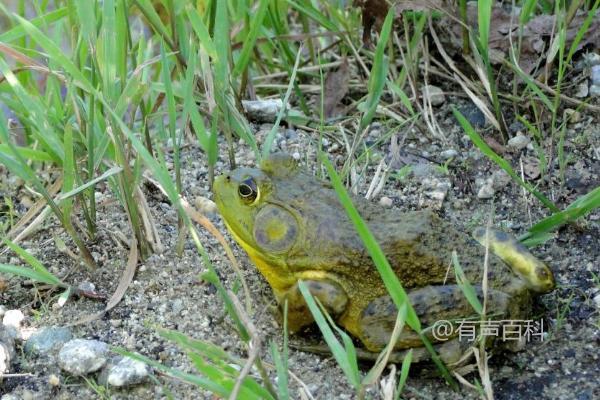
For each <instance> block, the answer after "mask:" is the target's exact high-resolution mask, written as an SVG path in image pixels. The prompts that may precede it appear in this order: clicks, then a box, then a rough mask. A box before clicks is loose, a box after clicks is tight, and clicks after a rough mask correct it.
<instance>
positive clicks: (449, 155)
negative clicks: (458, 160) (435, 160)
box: [440, 149, 458, 160]
mask: <svg viewBox="0 0 600 400" xmlns="http://www.w3.org/2000/svg"><path fill="white" fill-rule="evenodd" d="M457 155H458V152H457V151H456V150H454V149H448V150H444V151H442V152H441V153H440V156H441V157H442V158H443V159H445V160H448V159H450V158H454V157H456V156H457Z"/></svg>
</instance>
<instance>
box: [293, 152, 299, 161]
mask: <svg viewBox="0 0 600 400" xmlns="http://www.w3.org/2000/svg"><path fill="white" fill-rule="evenodd" d="M292 158H293V159H294V160H296V161H300V153H298V152H297V151H295V152H293V153H292Z"/></svg>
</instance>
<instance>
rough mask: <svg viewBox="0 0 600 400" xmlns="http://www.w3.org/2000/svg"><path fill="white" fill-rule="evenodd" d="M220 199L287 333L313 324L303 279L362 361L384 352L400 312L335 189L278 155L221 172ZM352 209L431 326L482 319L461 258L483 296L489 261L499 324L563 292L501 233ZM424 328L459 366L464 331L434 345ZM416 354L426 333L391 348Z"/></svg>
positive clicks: (358, 200) (407, 332) (425, 213)
mask: <svg viewBox="0 0 600 400" xmlns="http://www.w3.org/2000/svg"><path fill="white" fill-rule="evenodd" d="M213 193H214V200H215V203H216V205H217V208H218V210H219V212H220V214H221V216H222V220H223V221H224V224H225V226H226V227H227V229H228V231H229V232H230V233H231V235H232V236H233V238H234V239H235V240H236V241H237V242H238V243H239V245H240V246H241V247H242V248H243V249H244V250H245V252H246V253H247V254H248V256H249V258H250V259H251V260H252V262H253V263H254V264H255V265H256V267H257V268H258V270H259V272H260V273H261V274H262V275H263V276H264V278H265V279H266V281H267V283H268V284H269V286H270V287H271V289H272V291H273V294H274V296H275V299H276V301H277V304H278V305H279V306H280V307H283V306H284V305H285V307H287V324H288V325H287V326H288V329H289V331H290V332H291V333H295V332H298V331H301V330H303V329H304V328H306V327H308V326H310V325H312V324H313V323H314V317H313V315H312V313H311V312H310V309H309V308H308V306H307V304H306V301H305V299H304V297H303V295H302V294H301V292H300V289H299V282H300V281H302V282H304V284H305V285H306V287H307V288H308V290H309V292H310V293H311V295H312V296H313V297H314V298H316V299H318V300H319V302H320V303H321V304H322V305H323V308H324V309H325V310H326V311H327V312H328V313H329V315H330V316H331V317H332V318H333V320H334V321H335V322H336V323H337V324H338V325H339V326H341V327H343V328H344V329H345V330H346V331H347V332H349V333H350V334H351V335H352V336H353V337H354V338H355V339H357V341H358V342H359V343H361V344H362V346H360V350H361V352H362V353H361V354H366V355H376V354H377V353H378V352H380V351H382V350H383V349H384V348H386V346H387V345H388V344H389V342H390V338H391V335H392V332H393V329H394V326H395V323H396V320H397V315H398V309H397V307H396V305H395V303H394V302H393V300H392V298H391V297H390V295H389V293H388V291H387V289H386V287H385V284H384V282H383V280H382V278H381V276H380V274H379V272H378V270H377V268H376V266H375V264H374V263H373V260H372V259H371V257H370V255H369V252H368V251H367V249H366V247H365V245H364V243H363V241H362V240H361V238H360V236H359V234H358V233H357V230H356V229H355V226H354V225H353V223H352V221H351V219H350V218H349V217H348V214H347V212H346V210H345V209H344V207H343V206H342V204H341V202H340V200H339V197H338V195H337V194H336V192H335V190H334V188H333V187H332V185H331V183H329V182H328V181H326V180H324V179H319V178H317V177H315V176H313V175H311V174H310V173H308V172H307V171H305V170H304V169H303V168H301V167H300V164H299V162H298V161H296V159H295V158H294V157H292V156H290V155H289V154H285V153H274V154H271V155H270V156H268V157H266V158H264V159H263V160H262V161H261V163H260V165H259V167H258V168H249V167H240V168H236V169H234V170H233V171H230V172H227V173H224V174H222V175H221V176H218V177H217V178H216V179H215V181H214V184H213ZM352 201H353V204H354V206H355V207H356V209H357V211H358V213H359V214H360V216H361V217H362V218H363V220H364V221H365V222H366V224H367V226H368V227H369V230H370V231H371V232H372V234H373V236H374V237H375V239H376V240H377V242H378V243H379V246H380V247H381V249H382V251H383V252H384V254H385V255H386V258H387V260H388V262H389V264H390V266H391V267H392V269H393V271H394V273H395V274H396V276H397V277H398V279H399V280H400V282H401V284H402V286H403V288H404V289H405V291H406V293H407V296H408V299H409V300H410V303H411V304H412V307H413V309H414V311H415V312H416V314H417V315H418V317H419V319H420V321H421V324H422V325H423V326H428V327H430V328H432V327H434V326H435V324H436V322H437V321H461V320H466V319H468V318H477V315H476V313H475V311H474V307H473V306H472V305H471V304H470V303H469V301H468V299H467V298H466V296H465V295H464V284H463V286H461V285H460V284H459V283H458V282H457V281H456V277H455V274H454V273H453V271H452V269H451V265H452V264H451V258H452V253H453V252H454V251H455V252H456V254H457V256H458V261H459V263H460V265H461V269H462V271H463V272H464V276H465V279H466V280H467V281H468V282H469V283H470V285H471V287H472V288H473V289H474V291H475V293H476V294H477V296H479V298H480V299H482V296H483V278H484V262H485V263H486V264H487V268H486V269H485V270H486V271H487V285H486V291H485V293H486V311H487V314H488V315H493V316H494V317H495V319H501V320H521V319H523V318H526V317H527V316H528V315H529V313H530V312H531V306H532V301H533V299H534V296H536V295H539V294H543V293H548V292H550V291H551V290H552V289H553V288H554V286H555V281H554V276H553V273H552V271H551V269H550V268H549V267H548V266H547V265H546V264H545V263H543V262H542V261H540V260H539V259H538V258H536V257H535V256H534V255H533V254H532V253H531V252H530V251H529V250H528V249H527V248H526V247H525V246H524V245H523V244H521V243H520V242H519V241H518V240H517V239H516V238H515V237H514V236H512V235H510V234H509V233H506V232H504V231H502V230H499V229H496V228H491V227H478V228H476V229H475V230H474V231H473V233H472V235H469V234H466V233H464V232H462V231H460V230H459V229H457V228H455V227H454V225H453V224H452V223H450V222H448V221H445V220H443V219H442V218H440V217H439V216H438V215H437V214H436V213H435V212H434V211H432V210H430V209H422V210H416V211H400V210H398V209H395V208H386V207H383V206H381V205H380V204H376V203H373V202H371V201H368V200H366V199H364V198H362V197H359V196H354V195H352ZM426 332H428V338H429V339H430V340H432V341H433V342H434V344H435V346H436V347H437V348H438V351H439V352H440V356H441V357H442V359H443V360H444V361H446V362H457V361H458V360H459V359H460V357H461V356H462V354H463V352H464V348H465V345H464V340H463V341H462V342H461V341H459V340H458V339H457V337H456V329H455V330H454V333H453V334H451V333H449V334H448V335H447V336H446V337H443V336H442V337H440V335H437V337H436V335H435V334H434V329H429V330H426ZM409 349H414V350H420V353H415V354H420V357H422V358H427V352H426V351H424V349H423V342H422V337H421V335H420V334H419V332H415V331H414V330H411V329H410V328H409V327H405V328H404V329H403V330H402V332H401V333H400V335H399V336H398V339H397V340H396V342H395V343H393V351H394V354H398V355H399V357H400V358H401V357H402V354H405V353H406V352H407V351H408V350H409ZM413 357H416V356H415V355H413ZM366 358H369V357H366ZM413 361H418V359H417V358H413Z"/></svg>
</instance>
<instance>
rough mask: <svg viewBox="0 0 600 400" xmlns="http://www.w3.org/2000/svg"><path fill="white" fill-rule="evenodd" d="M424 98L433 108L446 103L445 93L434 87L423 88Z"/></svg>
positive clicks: (426, 86)
mask: <svg viewBox="0 0 600 400" xmlns="http://www.w3.org/2000/svg"><path fill="white" fill-rule="evenodd" d="M421 93H422V94H423V97H425V98H427V99H428V100H429V101H430V102H431V105H432V106H441V105H442V104H444V103H445V102H446V96H445V95H444V91H443V90H442V89H440V88H439V87H437V86H434V85H425V86H423V87H422V88H421Z"/></svg>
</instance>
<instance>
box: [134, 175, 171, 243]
mask: <svg viewBox="0 0 600 400" xmlns="http://www.w3.org/2000/svg"><path fill="white" fill-rule="evenodd" d="M135 197H136V199H137V201H138V205H139V206H140V207H139V212H140V216H141V218H142V223H143V225H144V232H145V234H146V240H148V243H150V245H151V246H152V249H153V250H154V252H156V253H162V252H163V250H164V248H163V245H162V243H161V241H160V236H159V234H158V229H156V224H155V223H154V218H152V214H151V213H150V207H148V202H147V201H146V196H144V193H142V190H141V189H140V187H139V186H137V187H136V189H135Z"/></svg>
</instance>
